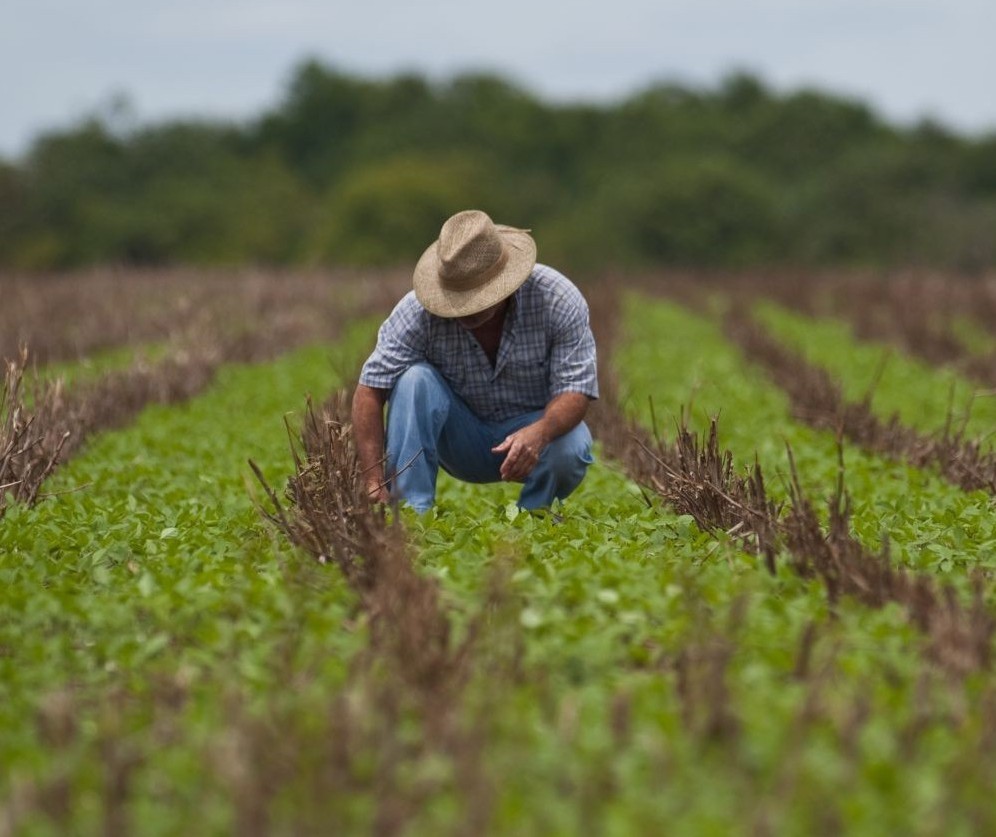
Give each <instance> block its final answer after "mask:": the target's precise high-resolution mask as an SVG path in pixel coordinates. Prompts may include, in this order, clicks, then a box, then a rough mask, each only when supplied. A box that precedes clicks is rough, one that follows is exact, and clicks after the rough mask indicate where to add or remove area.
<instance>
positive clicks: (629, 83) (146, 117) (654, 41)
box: [0, 0, 996, 157]
mask: <svg viewBox="0 0 996 837" xmlns="http://www.w3.org/2000/svg"><path fill="white" fill-rule="evenodd" d="M0 21H2V23H0V79H2V82H0V155H4V156H8V157H9V156H14V155H17V154H20V153H22V152H23V151H24V150H25V149H26V148H27V147H28V145H29V144H30V141H31V140H32V139H33V138H34V137H35V136H36V135H37V134H38V133H39V132H40V131H43V130H45V129H49V128H57V127H64V126H66V125H69V124H71V123H72V122H73V121H74V120H76V119H78V118H80V117H81V116H83V115H85V114H87V113H92V112H94V111H95V110H97V109H99V108H100V107H102V106H105V105H106V103H107V102H108V101H109V100H110V98H111V97H112V96H113V95H114V94H115V93H125V94H127V95H128V96H129V98H130V99H131V101H132V103H133V105H134V109H135V114H136V116H137V117H138V119H139V120H141V121H143V122H148V121H157V120H161V119H164V118H169V117H174V116H179V115H184V116H189V115H196V116H219V117H236V118H241V117H245V116H252V115H255V114H257V113H259V112H260V111H261V109H263V108H264V107H266V106H269V105H272V104H275V103H276V102H278V101H279V100H280V97H281V95H282V93H283V90H284V88H285V85H286V83H287V80H288V78H289V76H290V73H291V71H292V69H293V68H294V67H295V66H296V65H297V64H298V63H299V62H300V61H301V60H302V59H303V58H305V57H308V56H311V57H317V58H319V59H321V60H323V61H325V62H328V63H330V64H334V65H335V66H337V67H340V68H341V69H344V70H347V71H353V72H356V73H359V74H364V75H384V74H390V73H393V72H396V71H398V70H402V69H405V70H418V71H421V72H423V73H426V74H427V75H429V76H431V77H433V78H440V79H441V78H446V77H448V76H450V75H451V74H453V73H455V72H459V71H461V70H465V69H488V70H496V71H498V72H500V73H502V74H504V75H506V76H507V77H508V78H510V79H511V80H514V81H517V82H519V83H521V84H523V85H525V86H526V87H528V88H529V89H531V90H532V91H534V92H535V93H537V94H538V95H541V96H543V97H544V98H547V99H553V100H562V99H589V100H598V101H605V100H607V99H611V98H615V97H620V96H624V95H626V94H628V93H631V92H633V91H635V90H637V89H639V88H640V87H642V86H644V85H646V84H649V83H651V82H652V81H659V80H663V79H667V80H675V81H679V82H684V83H689V84H696V85H712V84H715V82H716V81H717V80H718V79H720V78H722V76H723V75H725V74H727V73H728V72H730V71H731V70H735V69H745V70H749V71H752V72H755V73H757V74H758V75H760V76H761V78H763V79H764V80H765V81H767V82H768V83H769V84H771V85H772V86H773V87H775V88H776V89H779V90H788V89H794V88H797V87H800V86H804V85H808V86H818V87H820V88H823V89H825V90H829V91H834V92H838V93H842V94H845V95H848V96H853V97H857V98H860V99H862V100H864V101H866V102H868V103H869V104H870V105H872V106H873V107H875V108H876V109H877V110H878V111H879V112H880V113H882V114H883V115H884V116H886V117H887V118H889V119H891V120H893V121H896V122H901V123H909V122H913V121H915V120H917V119H919V118H921V117H924V116H930V117H932V118H935V119H938V120H940V121H942V122H944V123H946V124H948V125H949V126H951V127H952V128H955V129H956V130H959V131H962V132H972V133H978V132H983V131H985V132H989V131H996V89H994V88H996V47H994V46H993V39H994V36H996V2H993V0H598V1H597V2H594V0H556V1H555V2H554V1H553V0H500V2H496V3H492V4H487V3H483V2H472V0H325V2H319V1H318V0H87V1H86V2H81V1H80V0H0Z"/></svg>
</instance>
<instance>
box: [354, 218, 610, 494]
mask: <svg viewBox="0 0 996 837" xmlns="http://www.w3.org/2000/svg"><path fill="white" fill-rule="evenodd" d="M412 284H413V288H414V290H413V291H411V292H409V293H408V294H407V295H406V296H405V297H404V298H403V299H402V300H401V302H399V303H398V305H397V306H396V307H395V309H394V311H393V312H392V313H391V315H390V317H388V319H387V320H386V321H385V322H384V324H383V325H382V326H381V328H380V332H379V334H378V338H377V346H376V348H375V349H374V352H373V354H371V355H370V357H369V359H368V360H367V362H366V363H365V364H364V365H363V370H362V372H361V373H360V380H359V384H358V385H357V387H356V394H355V396H354V398H353V432H354V436H355V439H356V447H357V454H358V456H359V461H360V467H361V468H362V469H363V473H364V475H365V480H366V486H367V490H368V492H369V494H370V497H371V498H372V499H374V500H376V501H387V500H388V499H389V498H390V497H396V498H398V499H399V500H403V501H405V502H407V503H408V504H409V505H410V506H412V507H413V508H414V509H416V510H417V511H419V512H423V511H426V510H428V509H429V508H431V507H432V505H433V503H434V502H435V497H436V476H437V474H438V472H439V467H440V466H442V467H443V468H444V469H445V470H446V471H447V472H448V473H450V474H452V475H453V476H455V477H456V478H458V479H461V480H464V481H466V482H474V483H485V482H497V481H499V480H508V481H514V482H521V483H523V487H522V492H521V494H520V496H519V505H520V506H521V507H522V508H525V509H535V508H543V507H546V506H549V505H550V504H551V503H552V502H553V500H554V499H555V498H560V499H563V498H564V497H566V496H567V495H568V494H570V493H571V492H572V491H573V490H574V489H575V488H576V487H577V486H578V485H579V484H580V482H581V480H582V479H583V478H584V474H585V471H586V469H587V467H588V465H590V464H591V462H592V456H591V434H590V433H589V432H588V428H587V427H586V426H585V424H584V421H583V419H584V415H585V412H586V411H587V409H588V402H589V401H590V400H592V399H595V398H597V397H598V384H597V379H596V373H595V340H594V338H593V336H592V333H591V328H590V326H589V324H588V306H587V304H586V303H585V300H584V297H582V295H581V292H580V291H579V290H578V289H577V288H576V287H575V286H574V285H573V284H572V283H571V282H570V281H569V280H568V279H567V278H566V277H564V276H562V275H561V274H560V273H558V272H557V271H555V270H553V269H552V268H549V267H546V266H545V265H540V264H537V263H536V244H535V242H534V241H533V238H532V236H530V235H529V233H528V231H526V230H517V229H514V228H512V227H505V226H500V225H496V224H494V223H493V222H492V220H491V219H490V218H489V217H488V216H487V215H486V214H485V213H483V212H480V211H478V210H468V211H466V212H459V213H457V214H456V215H454V216H453V217H451V218H450V219H448V220H447V221H446V223H445V224H443V227H442V229H441V230H440V234H439V239H438V240H437V241H435V242H434V243H433V244H432V245H431V246H430V247H429V248H428V249H427V250H426V251H425V253H424V254H423V255H422V257H421V259H419V261H418V264H417V265H416V267H415V273H414V277H413V282H412ZM385 404H388V415H387V445H386V448H387V456H386V469H385V466H384V464H383V463H384V459H385V457H384V449H385V433H384V405H385ZM385 477H386V479H385Z"/></svg>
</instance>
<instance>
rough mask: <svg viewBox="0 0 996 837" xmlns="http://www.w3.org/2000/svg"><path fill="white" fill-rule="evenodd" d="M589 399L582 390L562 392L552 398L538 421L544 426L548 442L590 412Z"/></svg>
mask: <svg viewBox="0 0 996 837" xmlns="http://www.w3.org/2000/svg"><path fill="white" fill-rule="evenodd" d="M589 400H590V399H589V398H588V396H587V395H583V394H582V393H580V392H562V393H560V395H555V396H554V397H553V398H552V399H550V401H549V402H548V403H547V405H546V409H545V410H544V411H543V417H542V418H541V419H540V420H539V422H538V424H540V425H542V427H543V431H544V436H545V437H546V442H547V444H549V443H550V442H552V441H553V440H554V439H559V438H560V437H561V436H563V435H564V434H565V433H568V432H570V431H571V430H573V429H574V428H575V427H577V426H578V425H579V424H580V423H581V421H582V420H583V419H584V417H585V414H586V413H587V412H588V402H589Z"/></svg>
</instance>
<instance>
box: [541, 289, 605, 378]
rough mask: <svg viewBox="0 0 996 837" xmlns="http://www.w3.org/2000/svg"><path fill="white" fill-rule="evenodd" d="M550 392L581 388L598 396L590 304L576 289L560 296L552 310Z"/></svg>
mask: <svg viewBox="0 0 996 837" xmlns="http://www.w3.org/2000/svg"><path fill="white" fill-rule="evenodd" d="M551 325H552V330H553V344H552V347H551V350H550V396H551V398H552V397H553V396H555V395H560V394H561V393H563V392H579V393H582V394H583V395H587V396H588V397H589V398H598V371H597V364H596V351H595V337H594V335H593V334H592V332H591V325H590V323H589V321H588V304H587V303H586V302H585V300H584V297H583V296H582V295H581V293H580V292H579V291H577V290H576V289H572V291H571V292H570V293H566V294H564V295H563V296H561V297H560V298H559V299H558V300H557V303H556V305H555V306H554V308H553V312H552V322H551Z"/></svg>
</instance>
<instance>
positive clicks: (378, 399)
mask: <svg viewBox="0 0 996 837" xmlns="http://www.w3.org/2000/svg"><path fill="white" fill-rule="evenodd" d="M386 401H387V393H386V391H384V390H378V389H374V388H372V387H368V386H365V385H363V384H358V385H357V387H356V392H355V393H354V394H353V409H352V417H353V439H354V441H355V442H356V456H357V459H359V463H360V470H361V471H362V472H363V480H364V482H365V484H366V485H367V486H368V487H369V486H371V485H377V484H380V483H383V482H384V464H383V459H384V404H385V402H386Z"/></svg>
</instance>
